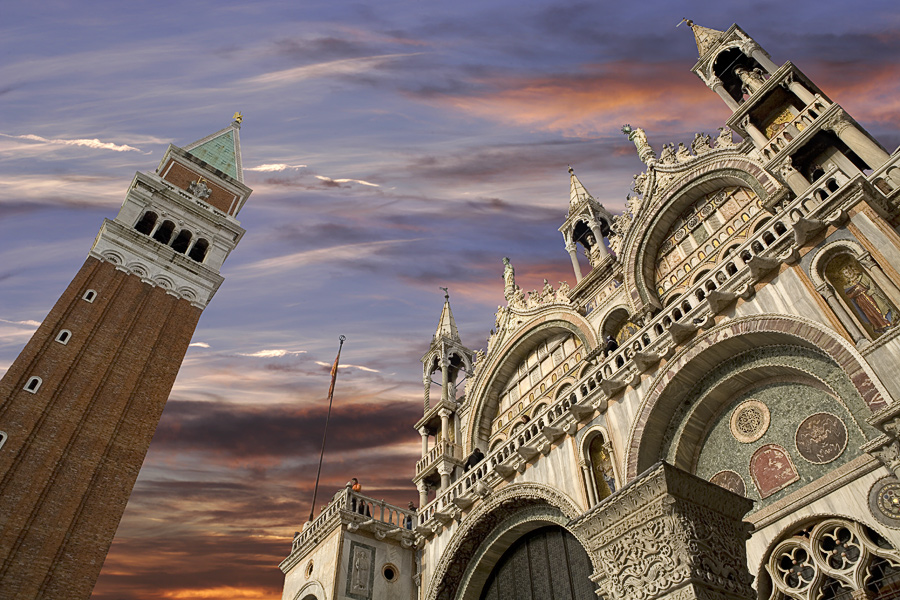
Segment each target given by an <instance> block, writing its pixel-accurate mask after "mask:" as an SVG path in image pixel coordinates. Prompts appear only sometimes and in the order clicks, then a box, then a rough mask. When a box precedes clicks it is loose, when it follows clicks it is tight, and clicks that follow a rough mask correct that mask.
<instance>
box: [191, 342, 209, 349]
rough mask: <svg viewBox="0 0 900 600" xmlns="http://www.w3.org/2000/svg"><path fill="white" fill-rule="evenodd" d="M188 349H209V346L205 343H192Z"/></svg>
mask: <svg viewBox="0 0 900 600" xmlns="http://www.w3.org/2000/svg"><path fill="white" fill-rule="evenodd" d="M188 347H192V348H209V344H207V343H206V342H194V343H192V344H190V345H189V346H188Z"/></svg>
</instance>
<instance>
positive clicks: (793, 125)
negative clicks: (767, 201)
mask: <svg viewBox="0 0 900 600" xmlns="http://www.w3.org/2000/svg"><path fill="white" fill-rule="evenodd" d="M831 106H832V104H831V102H829V101H828V100H825V99H824V98H822V96H820V95H819V94H816V96H815V98H814V99H813V101H812V102H810V103H809V104H808V105H806V106H805V107H804V108H803V110H801V111H800V112H799V113H798V114H797V116H796V117H794V118H793V119H791V121H790V122H788V123H786V124H785V126H784V127H782V128H781V131H779V132H778V133H776V134H775V135H774V136H772V138H771V139H769V142H768V143H767V144H766V145H765V146H763V147H762V148H761V149H760V152H761V153H762V155H763V157H765V159H766V160H767V161H769V160H772V159H773V158H775V156H776V155H777V154H778V153H779V152H781V151H782V150H784V148H786V147H787V145H788V144H790V143H791V141H792V140H793V139H794V138H795V137H797V136H798V135H800V132H801V131H803V130H804V129H806V128H807V127H809V126H810V125H812V124H813V122H814V121H815V120H816V119H818V118H819V117H821V116H822V114H823V113H824V112H825V111H826V110H827V109H828V108H830V107H831Z"/></svg>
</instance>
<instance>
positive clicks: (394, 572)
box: [381, 563, 400, 581]
mask: <svg viewBox="0 0 900 600" xmlns="http://www.w3.org/2000/svg"><path fill="white" fill-rule="evenodd" d="M381 574H382V575H383V576H384V578H385V579H386V580H387V581H397V576H398V575H399V574H400V571H399V570H398V569H397V567H395V566H394V565H392V564H391V563H387V564H386V565H384V566H383V567H382V568H381Z"/></svg>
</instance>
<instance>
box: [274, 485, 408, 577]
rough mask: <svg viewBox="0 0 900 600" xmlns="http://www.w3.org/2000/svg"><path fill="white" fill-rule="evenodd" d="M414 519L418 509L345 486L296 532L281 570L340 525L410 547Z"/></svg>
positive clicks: (290, 566)
mask: <svg viewBox="0 0 900 600" xmlns="http://www.w3.org/2000/svg"><path fill="white" fill-rule="evenodd" d="M415 522H416V512H415V511H410V510H406V509H405V508H400V507H399V506H394V505H392V504H388V503H387V502H385V501H384V500H375V499H374V498H370V497H368V496H364V495H362V494H358V493H356V492H353V491H352V490H351V489H350V488H344V489H342V490H341V491H339V492H338V493H336V494H335V495H334V497H333V498H332V500H331V502H329V503H328V505H327V506H326V507H325V508H324V509H323V510H322V512H320V513H319V516H318V517H316V518H315V519H313V520H312V521H311V522H309V523H307V524H306V525H305V526H304V528H303V531H301V532H300V533H298V534H297V535H296V536H294V541H293V543H292V544H291V553H290V555H289V556H288V557H287V558H286V559H284V561H282V563H281V565H280V567H281V570H282V571H283V572H287V571H288V570H290V569H291V568H292V567H293V566H294V565H295V564H296V563H297V562H299V561H300V560H302V559H303V557H304V556H306V554H307V553H308V552H309V551H310V550H312V549H313V548H314V547H315V546H316V544H318V543H319V542H320V541H321V540H322V539H324V538H325V537H326V536H327V535H328V534H329V533H331V532H332V531H334V529H335V528H337V527H346V528H347V530H348V531H358V530H363V531H369V532H371V533H372V534H373V535H374V537H375V539H379V540H382V539H385V538H389V539H394V540H396V541H397V542H398V543H400V545H402V546H403V547H404V548H409V547H410V546H412V545H413V544H414V543H415V533H414V532H413V531H411V529H412V527H414V526H415Z"/></svg>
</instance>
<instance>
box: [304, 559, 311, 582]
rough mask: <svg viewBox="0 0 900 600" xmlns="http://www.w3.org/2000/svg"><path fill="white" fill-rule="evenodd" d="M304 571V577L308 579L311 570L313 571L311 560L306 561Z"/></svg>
mask: <svg viewBox="0 0 900 600" xmlns="http://www.w3.org/2000/svg"><path fill="white" fill-rule="evenodd" d="M304 572H305V573H306V578H307V579H309V578H310V577H312V572H313V561H309V562H308V563H306V570H305V571H304Z"/></svg>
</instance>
